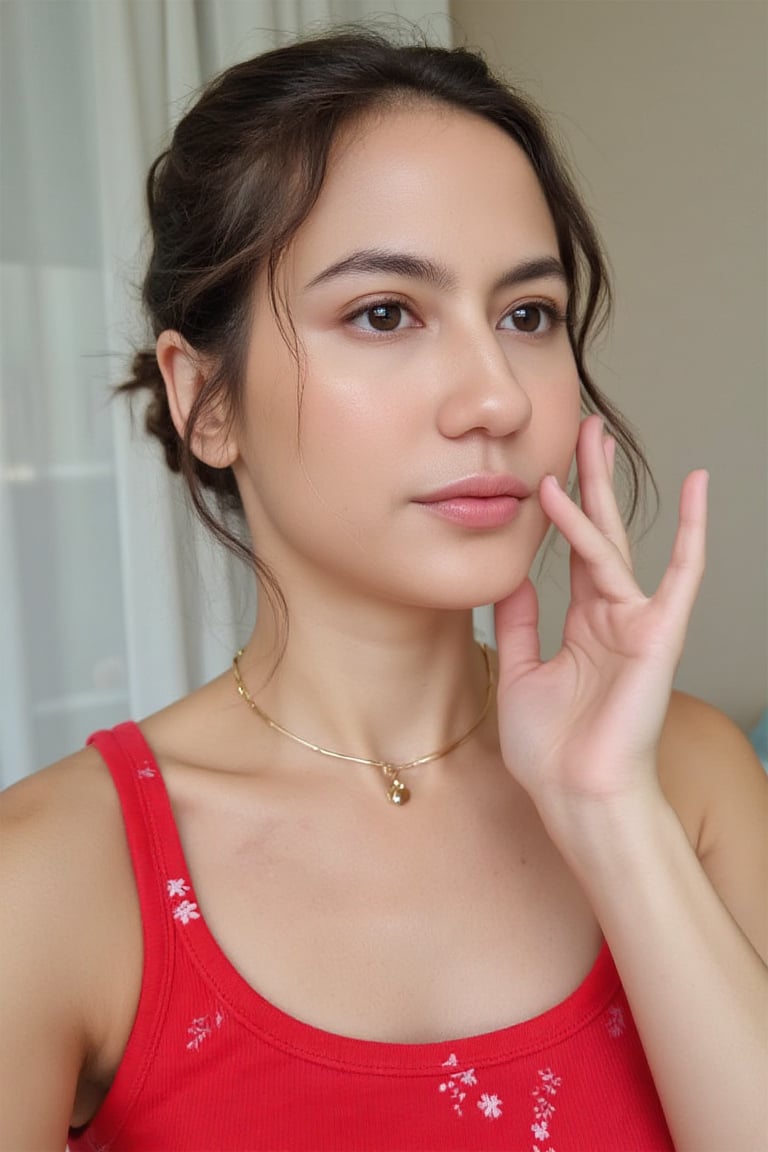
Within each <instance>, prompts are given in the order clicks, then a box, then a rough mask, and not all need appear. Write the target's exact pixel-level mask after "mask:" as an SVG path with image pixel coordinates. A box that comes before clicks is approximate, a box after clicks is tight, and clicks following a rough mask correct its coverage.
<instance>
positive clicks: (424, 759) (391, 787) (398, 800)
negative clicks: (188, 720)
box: [232, 644, 493, 805]
mask: <svg viewBox="0 0 768 1152" xmlns="http://www.w3.org/2000/svg"><path fill="white" fill-rule="evenodd" d="M480 647H481V649H482V652H483V658H484V659H485V674H486V676H487V679H488V686H487V688H486V693H485V701H484V703H483V707H482V710H481V712H480V715H479V716H478V718H477V719H476V720H475V722H474V724H473V725H472V727H471V728H469V729H468V730H467V731H466V732H465V733H464V735H463V736H460V737H459V739H458V740H453V741H452V742H451V743H450V744H446V745H445V747H444V748H439V749H438V750H437V752H430V754H429V756H419V757H418V759H416V760H408V761H407V763H405V764H391V763H390V762H389V761H387V760H366V759H365V758H364V757H362V756H346V755H344V753H343V752H332V751H331V750H330V748H321V747H320V745H319V744H312V743H311V742H310V741H309V740H303V739H302V737H301V736H296V735H295V733H293V732H289V731H288V729H287V728H283V726H282V724H278V723H277V721H276V720H273V719H272V718H271V716H267V714H266V712H263V711H262V710H261V708H259V706H258V704H257V703H256V701H255V700H254V699H253V697H252V696H251V694H250V692H249V691H248V689H247V688H246V686H245V682H244V680H243V677H242V675H241V673H240V663H239V661H240V657H241V656H242V655H243V653H244V652H245V649H244V648H241V649H240V650H239V651H238V653H237V654H236V656H235V657H234V659H233V660H232V672H233V674H234V677H235V683H236V684H237V690H238V692H239V693H240V695H241V696H242V698H243V700H245V702H246V704H247V705H248V707H249V708H250V709H251V710H252V711H253V712H255V713H256V715H257V716H260V717H261V719H262V720H263V721H264V722H265V723H266V724H269V726H270V728H274V729H275V731H276V732H282V734H283V736H287V737H288V738H289V739H290V740H295V741H296V743H297V744H303V745H304V747H305V748H310V749H311V750H312V751H313V752H319V753H320V755H321V756H331V757H333V759H334V760H349V761H351V762H352V763H353V764H367V765H369V766H370V767H372V768H380V769H381V771H382V773H383V775H384V778H385V779H386V781H387V785H388V787H387V799H388V800H389V801H390V803H391V804H398V805H400V804H407V803H408V801H409V800H410V798H411V793H410V791H409V790H408V788H406V786H405V784H403V782H402V780H400V773H401V772H405V770H406V769H407V768H416V767H417V766H418V765H419V764H429V763H430V761H432V760H439V759H440V758H441V756H447V755H448V753H449V752H453V750H454V748H458V747H459V745H460V744H463V743H464V741H465V740H468V739H469V737H470V736H471V735H472V733H473V732H475V731H476V729H478V728H479V727H480V725H481V724H482V722H483V720H485V717H486V716H487V714H488V709H489V708H490V706H491V700H492V698H493V673H492V672H491V661H490V659H489V657H488V647H487V645H485V644H481V645H480Z"/></svg>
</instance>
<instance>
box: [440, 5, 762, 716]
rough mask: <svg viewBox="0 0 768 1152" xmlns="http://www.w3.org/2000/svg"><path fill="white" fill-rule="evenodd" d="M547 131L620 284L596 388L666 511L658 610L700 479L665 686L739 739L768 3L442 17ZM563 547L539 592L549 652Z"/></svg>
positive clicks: (748, 646) (652, 563) (757, 689)
mask: <svg viewBox="0 0 768 1152" xmlns="http://www.w3.org/2000/svg"><path fill="white" fill-rule="evenodd" d="M452 14H453V17H454V21H455V28H454V39H455V43H456V44H461V43H466V44H467V45H468V46H474V47H479V48H481V49H482V50H483V51H484V52H485V53H486V56H487V58H488V60H489V61H490V63H491V64H492V65H493V66H494V67H497V68H502V69H503V70H504V71H505V73H506V76H507V78H508V79H509V80H510V81H511V82H512V83H517V84H519V85H520V86H521V87H522V88H523V89H525V90H526V91H527V92H528V93H529V94H530V95H531V96H533V97H534V99H536V100H537V101H538V102H539V103H540V104H543V105H544V107H545V108H546V109H547V110H548V111H549V112H550V114H551V115H553V117H554V123H555V127H556V131H557V133H558V135H559V137H560V139H561V141H562V142H564V144H565V147H566V152H567V153H568V154H569V156H570V158H571V159H572V161H573V162H574V164H575V166H576V171H577V177H578V179H579V183H580V186H581V188H582V190H583V192H584V194H585V197H586V200H587V203H588V205H589V206H590V208H591V209H592V212H593V216H594V217H595V219H596V222H597V225H598V227H599V229H600V231H601V234H602V236H603V238H604V241H605V245H606V249H607V252H608V256H609V259H610V262H611V265H612V268H613V272H614V283H615V288H616V309H615V317H614V323H613V327H612V331H611V333H610V334H609V337H608V339H607V342H606V343H605V344H604V346H603V347H602V348H601V349H600V351H599V353H598V355H597V356H596V357H595V358H594V359H593V366H594V367H595V368H596V376H597V382H598V384H599V385H600V387H602V389H603V391H605V392H606V393H607V394H608V395H609V397H611V398H612V399H614V400H615V401H616V403H617V404H618V405H619V407H620V408H621V409H622V411H623V412H624V413H625V415H626V416H627V417H628V418H629V420H630V421H631V423H632V424H633V425H634V427H635V428H636V429H637V430H638V431H639V433H640V437H641V440H642V441H643V443H644V445H645V447H646V449H647V455H648V458H649V461H650V464H651V467H652V469H653V471H654V474H655V476H656V481H657V483H658V486H659V490H660V493H661V501H662V507H661V512H660V515H659V517H658V519H657V520H656V522H655V524H654V526H653V527H652V529H651V530H650V532H649V533H648V535H646V536H645V537H644V539H642V540H641V541H640V542H639V543H638V545H637V549H636V556H637V571H638V578H639V580H640V583H641V585H642V586H643V588H644V589H645V591H646V592H651V591H652V590H653V589H654V588H655V587H656V585H657V583H658V580H659V578H660V576H661V574H662V573H663V571H664V568H665V567H666V564H667V562H668V556H669V553H670V550H671V545H672V540H673V537H674V531H675V526H676V516H677V499H678V494H679V490H680V484H681V482H682V479H683V477H684V476H685V474H686V473H687V472H688V471H690V470H692V469H694V468H698V467H706V468H708V469H709V471H710V477H711V478H710V526H709V542H708V560H707V573H706V576H705V579H704V585H703V587H702V590H701V593H700V595H699V599H698V602H697V605H696V608H695V610H694V616H693V619H692V622H691V627H690V630H689V634H688V643H687V646H686V651H685V654H684V657H683V660H682V662H681V665H680V669H679V671H678V676H677V680H676V686H677V687H678V688H680V689H682V690H683V691H687V692H692V693H694V694H695V695H698V696H702V697H703V698H704V699H706V700H709V701H711V702H712V703H713V704H716V705H717V706H718V707H720V708H722V709H723V710H724V711H725V712H727V713H728V714H729V715H730V716H732V717H733V719H734V720H736V722H737V723H739V724H741V725H742V726H743V727H745V728H749V727H751V726H752V725H753V724H754V723H755V721H756V720H757V718H758V715H759V713H760V712H761V711H762V709H763V708H764V707H765V706H766V704H768V577H767V573H768V499H767V497H768V472H767V469H768V412H767V408H768V403H767V399H768V365H767V356H766V350H767V341H766V328H767V326H768V286H767V279H768V275H767V273H768V247H767V236H766V220H767V216H768V173H767V170H766V169H767V165H766V147H767V145H768V5H766V4H765V3H762V2H741V0H706V2H701V0H523V2H519V0H452ZM564 554H565V553H564V548H563V547H562V544H561V545H560V546H559V547H558V552H557V554H556V555H555V556H554V557H553V561H552V562H551V563H550V564H549V566H548V570H547V574H545V575H543V576H542V578H541V580H540V596H541V600H542V617H543V620H544V623H543V626H542V642H543V647H544V649H545V651H546V652H547V653H550V652H551V651H552V650H554V649H556V647H557V646H559V643H558V641H559V636H560V632H559V631H558V629H559V627H560V625H561V624H562V619H563V616H564V612H565V605H566V596H567V588H568V574H567V564H566V563H564Z"/></svg>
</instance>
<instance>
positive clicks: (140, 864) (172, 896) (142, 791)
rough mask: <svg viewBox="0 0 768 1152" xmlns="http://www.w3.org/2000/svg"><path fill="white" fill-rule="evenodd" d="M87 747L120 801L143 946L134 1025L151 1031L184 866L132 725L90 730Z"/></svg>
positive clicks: (184, 887) (162, 1000) (165, 991)
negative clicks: (98, 757) (101, 762)
mask: <svg viewBox="0 0 768 1152" xmlns="http://www.w3.org/2000/svg"><path fill="white" fill-rule="evenodd" d="M87 744H89V745H91V746H93V747H95V748H96V749H97V750H98V752H99V753H100V755H101V757H102V759H103V760H104V763H105V764H106V766H107V768H108V769H109V772H110V775H111V776H112V780H113V783H114V786H115V789H116V791H117V795H118V798H119V800H120V807H121V810H122V815H123V823H124V825H125V832H126V837H127V840H128V848H129V851H130V856H131V863H132V866H133V872H134V878H135V881H136V888H137V892H138V897H139V906H140V909H141V922H142V932H143V942H144V968H143V977H142V990H141V1001H142V1004H141V1008H142V1010H141V1011H140V1012H139V1014H138V1017H137V1021H136V1024H137V1025H139V1026H140V1025H141V1024H143V1023H144V1022H147V1024H149V1025H150V1027H151V1026H152V1024H153V1023H154V1020H156V1019H157V1017H158V1016H161V1015H162V1014H163V1011H164V1009H165V1008H166V1007H167V998H168V995H169V993H170V987H171V978H172V974H173V968H174V962H175V946H176V945H175V941H176V933H175V931H174V917H175V916H176V915H178V911H179V896H180V895H183V893H184V892H186V891H190V886H189V872H188V868H187V863H186V860H185V857H184V851H183V848H182V846H181V840H180V838H179V834H178V830H177V827H176V821H175V820H174V816H173V810H172V808H171V802H170V798H169V796H168V791H167V789H166V786H165V781H164V780H163V777H162V773H161V772H160V769H159V767H158V765H157V761H156V760H155V757H154V755H153V753H152V750H151V749H150V747H149V745H148V744H147V742H146V740H145V739H144V736H143V735H142V732H141V729H140V728H139V727H138V725H137V724H135V723H133V722H132V721H128V722H126V723H123V724H118V725H117V726H116V727H114V728H111V729H105V730H102V731H99V732H94V733H93V735H91V736H89V738H88V740H87ZM194 907H196V906H194ZM138 1039H139V1038H138V1037H134V1040H138Z"/></svg>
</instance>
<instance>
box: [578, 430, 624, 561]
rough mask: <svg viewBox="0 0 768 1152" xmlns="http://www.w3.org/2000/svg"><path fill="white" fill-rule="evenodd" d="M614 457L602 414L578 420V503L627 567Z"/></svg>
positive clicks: (612, 444)
mask: <svg viewBox="0 0 768 1152" xmlns="http://www.w3.org/2000/svg"><path fill="white" fill-rule="evenodd" d="M615 458H616V441H615V440H614V439H613V437H611V436H608V437H606V438H604V437H603V421H602V418H601V417H600V416H596V415H593V416H588V417H587V419H586V420H584V421H583V423H582V426H581V429H580V432H579V441H578V444H577V447H576V462H577V465H578V469H579V487H580V489H581V506H582V508H583V509H584V511H585V512H586V514H587V516H588V517H589V519H590V520H591V521H592V523H593V524H595V525H597V527H598V528H599V529H600V531H601V532H602V533H603V535H604V536H605V537H606V538H607V539H608V540H610V541H611V543H612V544H614V546H615V547H616V548H617V549H618V551H619V553H620V554H621V556H622V557H623V559H624V562H625V563H626V565H627V567H628V568H630V569H631V567H632V558H631V552H630V547H629V541H628V539H627V533H626V530H625V528H624V522H623V520H622V518H621V512H620V511H619V507H618V504H617V503H616V496H615V493H614V490H613V465H614V462H615Z"/></svg>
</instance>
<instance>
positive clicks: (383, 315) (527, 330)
mask: <svg viewBox="0 0 768 1152" xmlns="http://www.w3.org/2000/svg"><path fill="white" fill-rule="evenodd" d="M404 315H408V316H412V309H411V306H410V305H409V304H408V302H407V301H406V300H404V299H402V298H401V297H399V296H385V297H382V298H381V299H380V300H372V301H370V302H369V303H368V304H364V305H363V306H362V307H360V308H357V309H355V311H354V312H351V313H350V314H349V315H347V316H345V317H344V322H345V323H346V324H351V325H352V326H353V327H355V328H357V330H358V331H360V332H365V333H367V334H369V335H371V336H373V337H374V339H376V338H379V337H382V336H388V335H396V334H397V333H399V332H403V331H408V330H409V329H410V328H414V327H417V326H418V325H414V324H409V325H406V326H405V327H401V326H400V321H401V320H402V319H403V316H404ZM362 318H367V319H368V320H369V321H371V322H372V323H371V326H369V327H364V326H361V325H358V324H356V323H355V321H358V320H360V319H362ZM510 319H511V320H512V321H513V325H512V326H511V327H509V328H507V327H502V328H501V329H500V330H501V331H502V332H514V333H515V334H517V335H519V336H525V337H527V338H528V339H534V340H535V339H541V338H542V337H544V336H547V335H549V334H550V333H551V332H553V331H554V330H555V329H556V328H558V327H559V326H560V325H562V324H564V323H565V322H566V319H567V317H566V315H565V313H564V312H562V311H561V310H560V309H559V308H558V307H557V305H555V304H554V303H553V302H552V301H551V300H539V299H531V300H525V301H523V302H522V303H520V304H516V305H515V306H514V308H510V309H509V311H508V312H505V313H504V315H503V316H502V318H501V320H500V321H499V323H500V324H501V323H502V322H503V321H504V320H510ZM375 325H381V326H380V327H377V326H375Z"/></svg>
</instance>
